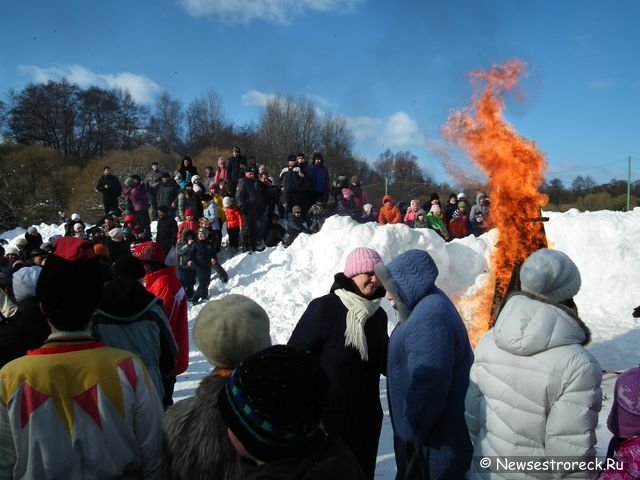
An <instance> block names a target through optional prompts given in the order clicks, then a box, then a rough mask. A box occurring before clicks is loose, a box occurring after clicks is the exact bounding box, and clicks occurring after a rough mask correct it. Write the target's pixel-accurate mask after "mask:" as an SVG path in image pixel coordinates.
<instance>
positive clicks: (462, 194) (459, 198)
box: [458, 192, 467, 200]
mask: <svg viewBox="0 0 640 480" xmlns="http://www.w3.org/2000/svg"><path fill="white" fill-rule="evenodd" d="M463 198H467V197H466V195H465V194H464V192H460V193H459V194H458V200H461V199H463Z"/></svg>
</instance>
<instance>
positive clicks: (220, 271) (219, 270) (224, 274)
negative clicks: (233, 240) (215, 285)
mask: <svg viewBox="0 0 640 480" xmlns="http://www.w3.org/2000/svg"><path fill="white" fill-rule="evenodd" d="M213 269H214V270H215V271H216V273H217V274H218V277H220V280H222V283H227V282H228V281H229V275H228V274H227V272H226V271H225V269H224V268H222V265H220V264H219V263H214V264H213Z"/></svg>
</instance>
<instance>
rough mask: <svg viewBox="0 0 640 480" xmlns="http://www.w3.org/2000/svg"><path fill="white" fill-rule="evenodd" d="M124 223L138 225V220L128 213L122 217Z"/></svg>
mask: <svg viewBox="0 0 640 480" xmlns="http://www.w3.org/2000/svg"><path fill="white" fill-rule="evenodd" d="M124 223H138V219H137V218H136V216H135V215H134V214H133V213H128V214H127V215H125V216H124Z"/></svg>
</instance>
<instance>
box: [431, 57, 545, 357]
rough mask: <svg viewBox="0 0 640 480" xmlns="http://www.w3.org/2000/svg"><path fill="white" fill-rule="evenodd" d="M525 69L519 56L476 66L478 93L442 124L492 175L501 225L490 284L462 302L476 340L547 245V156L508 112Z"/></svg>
mask: <svg viewBox="0 0 640 480" xmlns="http://www.w3.org/2000/svg"><path fill="white" fill-rule="evenodd" d="M524 69H525V64H524V62H522V61H520V60H518V59H514V60H510V61H508V62H506V63H504V64H503V65H498V66H496V65H494V66H493V67H491V68H490V69H488V70H479V71H474V72H471V84H472V86H473V87H474V94H473V97H472V99H471V103H470V105H469V107H468V108H467V109H464V110H459V111H453V112H452V113H451V114H450V115H449V119H448V120H447V123H446V125H445V126H444V127H443V128H442V132H443V135H444V137H445V138H446V139H447V140H448V141H450V142H453V143H454V144H455V145H457V146H458V147H459V148H461V149H462V150H463V151H464V152H465V153H466V154H467V155H468V156H469V158H471V160H472V161H473V162H474V163H475V164H477V165H478V167H479V168H480V169H481V170H482V171H483V172H484V173H485V174H486V175H487V177H488V180H489V196H490V198H491V206H490V214H489V217H490V221H491V224H492V225H493V226H494V227H496V228H497V229H498V241H497V244H496V248H495V251H494V252H493V254H492V256H491V261H490V265H489V274H488V275H487V277H486V279H485V282H484V285H483V286H482V287H481V288H478V290H477V291H476V292H475V293H474V294H472V295H471V296H470V297H465V298H464V299H463V302H462V303H463V304H466V305H467V306H468V307H469V308H468V309H469V310H470V315H465V316H466V317H467V318H469V319H472V320H471V321H470V325H469V327H470V328H469V336H470V339H471V341H472V343H473V344H474V345H475V343H476V342H477V340H478V339H479V338H480V337H481V336H482V335H483V334H484V333H485V332H486V331H487V329H488V328H489V327H490V325H491V321H492V319H491V314H492V308H493V305H494V304H495V303H496V302H499V301H500V300H502V299H503V298H504V296H505V295H506V293H507V289H508V288H509V282H510V281H511V276H512V272H513V270H514V268H515V267H518V266H519V265H520V264H521V263H522V262H523V261H524V259H526V258H527V257H528V256H529V255H530V254H531V253H532V252H533V251H535V250H537V249H538V248H540V247H541V246H544V245H546V238H545V236H544V229H543V228H542V224H541V223H539V222H536V221H533V220H534V219H538V218H539V217H540V208H541V207H542V206H543V205H545V204H546V203H547V200H548V199H547V196H546V195H544V194H541V193H540V192H538V187H539V186H540V184H541V183H542V181H543V175H544V172H545V170H546V160H545V156H544V154H543V153H542V152H540V151H539V150H538V149H537V147H536V144H535V142H533V141H531V140H528V139H526V138H524V137H522V136H520V135H519V134H518V133H517V132H516V131H515V129H514V128H513V126H511V125H510V124H509V123H508V122H507V121H506V120H505V119H504V117H503V113H504V108H505V107H504V94H505V93H506V92H507V91H509V90H512V89H513V88H514V87H515V86H516V84H517V82H518V79H519V78H520V76H521V75H523V73H524ZM494 297H495V298H494Z"/></svg>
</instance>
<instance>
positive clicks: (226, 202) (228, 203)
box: [222, 197, 233, 208]
mask: <svg viewBox="0 0 640 480" xmlns="http://www.w3.org/2000/svg"><path fill="white" fill-rule="evenodd" d="M231 205H233V198H231V197H224V198H223V199H222V206H223V207H224V208H227V207H230V206H231Z"/></svg>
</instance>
